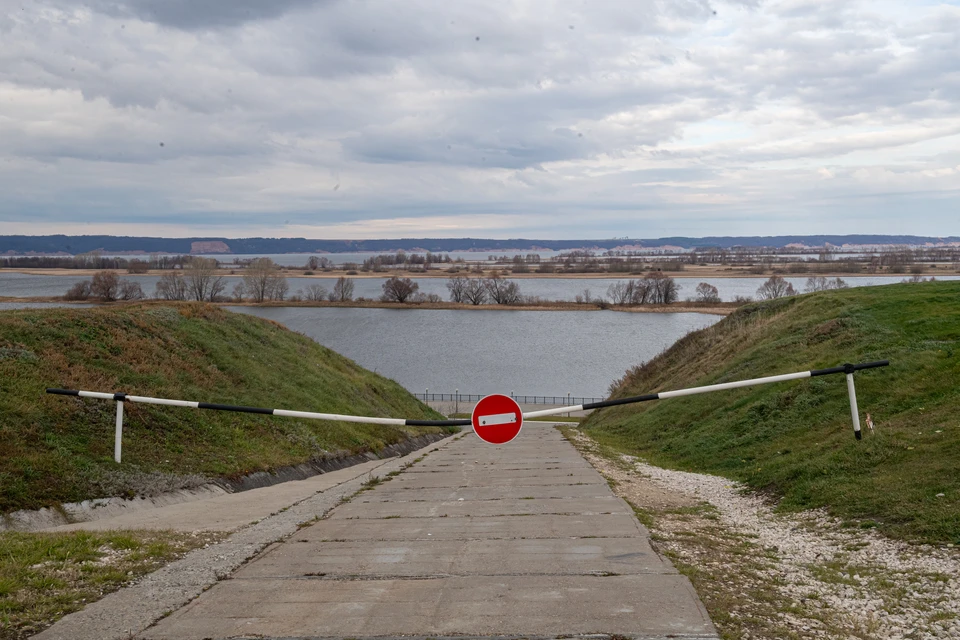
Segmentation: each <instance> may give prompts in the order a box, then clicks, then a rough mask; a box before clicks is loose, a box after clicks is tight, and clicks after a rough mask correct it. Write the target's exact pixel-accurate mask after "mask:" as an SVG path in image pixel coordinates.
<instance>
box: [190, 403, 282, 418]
mask: <svg viewBox="0 0 960 640" xmlns="http://www.w3.org/2000/svg"><path fill="white" fill-rule="evenodd" d="M197 408H198V409H214V410H216V411H238V412H240V413H262V414H264V415H268V416H272V415H273V409H264V408H262V407H240V406H237V405H232V404H213V403H212V402H199V403H197Z"/></svg>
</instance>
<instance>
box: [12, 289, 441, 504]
mask: <svg viewBox="0 0 960 640" xmlns="http://www.w3.org/2000/svg"><path fill="white" fill-rule="evenodd" d="M46 387H64V388H73V389H87V390H92V391H123V392H126V393H131V394H137V395H151V396H160V397H166V398H178V399H186V400H199V401H204V402H219V403H226V404H244V405H253V406H264V407H271V408H285V409H298V410H304V411H323V412H331V413H344V414H360V415H372V416H388V417H404V418H437V417H440V416H439V415H438V414H436V413H435V412H433V411H431V410H430V409H428V408H427V407H426V406H424V405H423V404H421V403H419V402H418V401H417V400H416V399H414V398H413V397H412V396H411V395H410V394H409V393H407V392H406V391H405V390H404V389H403V388H401V387H400V385H398V384H396V383H395V382H393V381H391V380H387V379H385V378H383V377H381V376H378V375H376V374H374V373H372V372H370V371H367V370H365V369H363V368H361V367H360V366H358V365H357V364H355V363H354V362H352V361H350V360H348V359H346V358H344V357H342V356H340V355H338V354H336V353H334V352H332V351H330V350H329V349H326V348H324V347H322V346H320V345H318V344H316V343H315V342H313V341H312V340H310V339H308V338H306V337H304V336H302V335H299V334H296V333H293V332H291V331H289V330H287V329H285V328H283V327H281V326H280V325H278V324H276V323H273V322H270V321H266V320H261V319H259V318H254V317H251V316H247V315H241V314H235V313H230V312H228V311H224V310H222V309H219V308H216V307H211V306H203V305H196V304H181V305H170V304H166V305H160V304H144V305H136V306H113V307H101V308H90V309H52V310H51V309H44V310H23V311H7V312H2V313H0V513H3V512H9V511H13V510H16V509H24V508H27V509H31V508H38V507H42V506H48V505H54V504H56V503H58V502H71V501H78V500H83V499H87V498H91V497H104V496H111V495H132V494H136V493H145V492H150V491H160V490H164V489H171V488H177V487H179V486H183V485H184V483H189V482H190V481H191V480H190V478H189V476H193V477H192V481H193V482H196V481H197V479H198V478H197V476H198V475H199V476H208V477H211V476H212V477H217V476H231V475H240V474H245V473H249V472H253V471H259V470H268V469H271V468H276V467H279V466H283V465H289V464H296V463H300V462H304V461H306V460H308V459H311V458H316V457H322V456H324V455H329V454H331V453H333V452H337V453H340V452H343V451H350V452H360V451H366V450H377V449H380V448H382V447H383V446H385V445H387V444H392V443H395V442H398V441H400V440H402V439H404V438H406V437H407V436H408V435H409V434H414V433H417V434H419V433H425V432H430V431H439V429H431V428H426V429H423V428H420V429H413V428H404V427H389V426H379V425H360V424H350V423H336V422H325V421H323V422H321V421H315V420H295V419H291V418H278V417H272V416H262V415H261V416H258V415H251V414H241V413H228V412H218V411H198V410H195V409H182V408H174V407H157V406H151V405H137V404H134V403H128V404H127V405H126V406H125V407H124V409H125V411H124V413H125V416H124V417H125V420H124V438H123V464H122V465H117V464H115V463H114V462H113V430H114V419H115V411H116V405H115V404H114V403H113V402H107V401H102V400H85V399H80V398H65V397H62V396H51V395H47V394H45V393H44V389H45V388H46Z"/></svg>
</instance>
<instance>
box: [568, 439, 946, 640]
mask: <svg viewBox="0 0 960 640" xmlns="http://www.w3.org/2000/svg"><path fill="white" fill-rule="evenodd" d="M571 437H572V438H573V439H574V440H575V441H576V443H577V445H578V446H579V447H580V448H581V450H582V451H583V452H584V454H585V455H586V457H587V458H588V459H589V460H590V461H591V462H592V463H593V464H594V465H595V466H596V467H597V468H598V469H599V470H601V472H603V473H604V475H607V476H608V477H609V478H611V480H612V481H613V482H614V483H615V484H616V485H617V487H616V490H617V492H618V493H620V494H621V495H623V496H624V497H626V498H627V499H628V500H630V501H631V502H632V503H634V504H635V505H637V506H639V507H642V508H652V510H651V511H650V513H651V514H652V516H653V522H652V523H651V525H650V526H651V529H652V530H653V532H654V539H655V540H656V541H657V545H658V547H659V548H660V550H661V551H662V552H664V553H665V554H666V555H668V556H669V557H671V558H673V559H674V560H675V561H676V562H678V564H686V565H687V566H688V567H692V570H693V572H696V573H700V574H701V575H700V578H701V580H702V579H704V578H707V579H708V580H709V581H710V582H712V583H716V582H718V581H724V582H723V583H722V584H712V585H711V586H710V589H711V590H716V592H717V593H714V594H713V595H714V596H715V597H713V598H709V597H706V596H708V594H704V593H701V595H702V596H705V598H704V599H705V601H706V602H707V603H708V605H707V606H708V609H709V608H711V607H710V604H709V602H710V600H713V601H714V602H715V603H717V606H718V608H721V609H723V615H715V611H713V610H711V612H710V613H711V616H712V617H714V622H715V623H717V626H718V627H719V628H721V630H724V627H726V628H727V629H726V630H728V631H730V634H729V635H725V636H724V637H734V638H769V637H781V636H779V635H778V636H772V635H764V634H763V633H759V634H758V633H757V630H758V629H761V628H766V629H767V631H768V633H769V631H770V629H772V628H776V627H779V628H783V629H789V630H790V634H789V636H782V637H797V638H885V639H891V640H900V639H912V640H913V639H915V640H926V639H934V638H960V549H957V548H956V547H955V546H954V545H943V546H934V545H917V544H909V543H906V542H902V541H898V540H893V539H890V538H886V537H884V536H882V535H880V534H878V533H877V532H875V531H874V530H872V529H863V528H860V527H859V526H857V523H854V526H851V524H850V523H849V522H844V521H841V520H839V519H837V518H833V517H831V516H829V515H828V514H827V513H826V512H825V511H823V510H811V511H805V512H801V513H777V512H775V510H774V509H775V505H772V504H771V503H770V502H769V501H768V500H765V499H763V498H761V497H759V496H757V495H756V494H754V493H748V492H747V490H746V487H744V486H743V485H740V484H738V483H736V482H733V481H731V480H728V479H726V478H722V477H718V476H711V475H706V474H699V473H688V472H683V471H672V470H668V469H662V468H660V467H655V466H652V465H649V464H645V463H643V462H641V461H639V460H638V459H637V458H635V457H632V456H626V455H622V454H619V458H618V459H616V458H615V459H614V460H610V459H608V458H606V457H602V456H600V455H598V450H597V448H596V446H595V444H594V443H593V442H592V441H590V440H588V439H587V438H586V437H585V436H583V435H582V434H580V433H579V432H574V433H572V434H571ZM606 454H607V456H610V455H611V454H610V452H606ZM657 488H659V489H660V491H661V492H662V493H661V494H660V495H659V497H658V498H656V501H654V502H652V503H650V502H648V501H647V500H646V499H645V495H646V494H651V493H653V494H656V489H657ZM671 494H672V495H673V496H678V495H679V496H685V497H687V498H688V500H689V501H690V502H688V503H687V505H683V504H682V503H683V500H682V498H680V499H678V498H677V497H674V498H669V496H670V495H671ZM664 496H667V497H664ZM633 497H636V499H637V502H635V501H634V499H633ZM693 503H697V504H700V505H703V507H702V508H700V509H697V508H694V507H692V506H691V504H693ZM704 503H706V504H704ZM671 504H673V505H674V506H671ZM676 505H680V506H676ZM695 582H696V580H695ZM701 584H703V583H701ZM698 590H702V587H701V586H698ZM758 594H761V595H759V597H758ZM745 596H746V597H745ZM761 599H762V600H764V602H762V603H759V602H758V601H759V600H761ZM753 603H757V604H756V606H752V604H753ZM758 616H767V617H769V618H775V620H772V621H768V622H770V623H771V624H767V625H766V626H765V625H764V624H757V622H758V621H757V617H758Z"/></svg>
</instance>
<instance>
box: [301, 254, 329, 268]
mask: <svg viewBox="0 0 960 640" xmlns="http://www.w3.org/2000/svg"><path fill="white" fill-rule="evenodd" d="M332 266H333V261H332V260H330V258H326V257H323V258H319V257H317V256H310V257H309V258H307V264H306V266H305V267H304V268H305V269H306V270H307V271H317V270H318V269H329V268H330V267H332Z"/></svg>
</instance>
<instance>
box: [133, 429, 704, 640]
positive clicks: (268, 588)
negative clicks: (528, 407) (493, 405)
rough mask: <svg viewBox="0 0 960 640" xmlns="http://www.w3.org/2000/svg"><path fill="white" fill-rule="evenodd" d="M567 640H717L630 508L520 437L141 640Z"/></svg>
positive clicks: (357, 512)
mask: <svg viewBox="0 0 960 640" xmlns="http://www.w3.org/2000/svg"><path fill="white" fill-rule="evenodd" d="M566 634H573V635H576V634H610V635H613V634H618V635H623V636H629V637H635V638H667V637H669V638H716V637H717V635H716V631H715V629H714V627H713V625H712V624H711V623H710V620H709V619H708V617H707V614H706V612H705V610H704V608H703V606H702V604H701V603H700V601H699V599H698V597H697V595H696V593H695V592H694V591H693V588H692V587H691V585H690V583H689V581H688V580H687V579H686V578H685V577H683V576H681V575H679V574H678V573H677V572H676V570H675V569H674V568H673V567H672V566H671V565H670V564H669V563H668V562H667V561H665V560H664V559H663V558H662V557H660V556H659V555H657V554H656V553H655V552H654V551H653V550H652V549H651V547H650V544H649V536H648V533H647V531H646V530H645V529H644V527H643V526H642V525H641V524H640V523H639V522H638V521H637V519H636V518H635V517H634V515H633V512H632V510H631V509H630V507H629V506H628V505H627V504H626V503H625V502H624V501H622V500H621V499H619V498H617V497H615V496H614V495H613V493H612V492H611V491H610V489H609V487H608V486H607V484H606V482H605V481H604V479H603V478H602V477H601V476H600V475H599V474H598V473H597V472H596V471H594V469H593V468H592V467H591V466H590V465H589V464H588V463H587V462H586V461H585V460H584V459H583V458H582V457H581V456H580V455H579V454H578V453H577V452H576V450H574V448H573V447H572V446H571V445H570V444H569V443H568V442H566V440H564V439H563V438H562V436H561V435H560V434H559V433H558V432H557V431H556V430H555V429H554V428H552V427H550V426H547V425H544V424H542V423H528V424H527V425H525V426H524V429H523V431H522V432H521V434H520V436H518V438H517V439H516V440H514V441H513V442H512V443H509V444H507V445H503V446H491V445H487V444H485V443H483V442H481V441H480V440H479V439H477V438H476V436H474V435H473V434H470V435H468V437H465V438H462V439H459V440H456V441H454V442H451V443H449V444H447V445H445V446H442V447H440V448H438V449H437V450H435V451H433V452H432V453H430V454H429V455H428V456H427V457H426V459H424V460H423V461H421V462H420V463H418V464H416V465H415V466H413V467H411V468H409V469H407V470H406V471H404V472H403V473H401V474H400V475H398V476H396V477H394V478H392V479H390V480H389V481H387V482H384V483H383V484H381V485H378V486H376V487H375V488H373V489H371V490H369V491H364V492H362V493H360V494H359V495H358V496H356V497H354V498H353V500H352V501H350V502H349V503H347V504H344V505H342V506H340V507H338V508H337V509H335V510H334V511H333V513H332V514H331V515H330V516H329V517H328V518H326V519H324V520H321V521H319V522H317V523H316V524H314V525H312V526H309V527H306V528H303V529H301V530H300V531H298V532H297V533H295V534H294V535H293V536H291V537H290V538H288V539H286V540H285V541H284V542H282V543H278V544H275V545H272V546H271V547H269V548H268V549H267V550H265V551H264V552H263V553H261V554H260V555H259V556H258V557H257V558H255V559H254V560H253V561H251V562H250V563H248V564H246V565H245V566H244V567H242V568H241V569H240V570H239V571H237V572H236V573H234V574H233V576H231V578H230V579H228V580H224V581H222V582H220V583H218V584H216V585H215V586H214V587H213V588H211V589H210V590H208V591H207V592H205V593H203V594H202V595H200V597H198V598H196V599H195V600H194V601H193V602H191V603H190V604H188V605H187V606H185V607H183V608H181V609H180V610H178V611H175V612H174V613H172V614H171V615H170V616H168V617H166V618H164V619H162V620H160V621H159V622H158V623H157V624H156V625H155V626H153V627H151V628H150V629H147V630H146V631H145V632H144V633H142V634H141V635H140V636H138V637H140V638H144V639H146V638H149V639H160V638H183V639H189V638H195V639H197V640H201V639H203V638H225V637H258V638H263V637H267V638H317V637H321V638H327V637H358V638H359V637H373V636H378V637H383V636H389V637H395V636H401V635H405V636H420V637H426V636H430V637H443V636H459V635H467V636H528V637H529V636H539V637H545V636H551V637H553V636H559V635H566Z"/></svg>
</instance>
